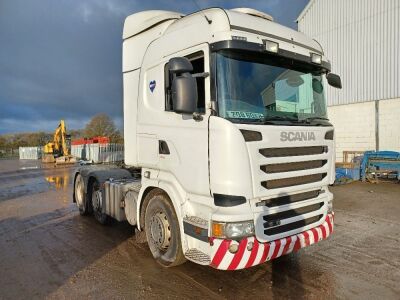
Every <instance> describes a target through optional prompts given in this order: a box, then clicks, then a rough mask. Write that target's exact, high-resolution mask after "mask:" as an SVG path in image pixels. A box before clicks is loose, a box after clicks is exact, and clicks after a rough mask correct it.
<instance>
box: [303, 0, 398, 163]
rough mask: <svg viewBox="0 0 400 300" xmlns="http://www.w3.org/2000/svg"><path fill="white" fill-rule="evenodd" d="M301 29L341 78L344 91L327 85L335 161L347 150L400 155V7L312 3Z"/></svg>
mask: <svg viewBox="0 0 400 300" xmlns="http://www.w3.org/2000/svg"><path fill="white" fill-rule="evenodd" d="M297 23H298V29H299V31H301V32H303V33H305V34H306V35H308V36H311V37H312V38H314V39H315V40H317V41H318V42H319V43H320V44H321V46H322V48H323V49H324V51H325V55H326V56H327V57H328V58H329V59H330V60H331V63H332V72H333V73H336V74H339V75H340V76H341V78H342V84H343V89H341V90H338V89H334V88H331V87H329V86H327V85H326V86H327V91H326V96H327V100H328V115H329V119H330V120H331V122H332V123H333V125H334V126H335V135H336V151H337V152H336V160H337V161H341V160H342V151H344V150H394V151H400V1H399V0H380V1H377V0H335V1H332V0H310V2H309V3H308V4H307V6H306V7H305V8H304V10H303V11H302V12H301V14H300V15H299V17H298V19H297Z"/></svg>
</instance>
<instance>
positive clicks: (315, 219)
mask: <svg viewBox="0 0 400 300" xmlns="http://www.w3.org/2000/svg"><path fill="white" fill-rule="evenodd" d="M322 216H323V215H317V216H314V217H311V218H308V219H304V220H300V221H297V222H293V223H289V224H285V225H282V226H276V227H272V228H269V229H265V230H264V234H266V235H275V234H279V233H284V232H287V231H290V230H295V229H299V228H302V227H305V226H307V225H309V224H312V223H315V222H318V221H319V220H321V218H322ZM267 224H268V223H267V222H266V223H264V228H266V225H267Z"/></svg>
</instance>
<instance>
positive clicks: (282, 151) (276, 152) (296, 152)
mask: <svg viewBox="0 0 400 300" xmlns="http://www.w3.org/2000/svg"><path fill="white" fill-rule="evenodd" d="M259 152H260V153H261V154H262V155H264V156H265V157H287V156H303V155H317V154H323V153H325V152H328V148H327V146H310V147H292V148H266V149H260V150H259Z"/></svg>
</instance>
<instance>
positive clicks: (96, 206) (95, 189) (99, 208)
mask: <svg viewBox="0 0 400 300" xmlns="http://www.w3.org/2000/svg"><path fill="white" fill-rule="evenodd" d="M91 196H92V198H91V200H92V208H93V215H94V218H95V219H96V220H97V221H98V222H99V223H100V224H103V225H105V224H108V223H109V222H110V217H109V216H107V215H106V214H105V213H103V195H102V191H101V189H100V184H99V182H98V181H97V180H95V181H94V182H93V183H92V192H91Z"/></svg>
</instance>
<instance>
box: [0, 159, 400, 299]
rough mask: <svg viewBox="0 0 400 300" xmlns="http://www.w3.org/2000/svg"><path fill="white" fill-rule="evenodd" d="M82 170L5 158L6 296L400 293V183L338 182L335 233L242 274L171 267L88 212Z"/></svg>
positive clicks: (2, 236) (2, 278)
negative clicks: (76, 198)
mask: <svg viewBox="0 0 400 300" xmlns="http://www.w3.org/2000/svg"><path fill="white" fill-rule="evenodd" d="M3 163H4V164H3ZM73 170H74V167H66V166H63V167H61V168H54V167H51V168H49V167H45V168H43V166H41V165H40V163H38V162H37V163H36V164H35V163H32V162H29V163H27V164H24V163H23V162H20V161H14V162H4V161H0V200H2V201H0V298H14V299H15V298H17V299H20V298H44V297H49V298H57V299H59V298H82V297H83V298H107V299H109V298H161V297H162V298H165V297H167V298H179V299H181V298H194V299H198V298H211V299H220V298H226V299H244V298H249V297H257V298H266V299H270V298H273V299H281V298H284V299H333V298H344V299H346V298H352V299H353V298H359V299H368V298H375V299H376V298H384V299H398V295H399V293H400V288H399V286H398V282H399V281H400V271H399V270H400V257H399V248H400V232H399V230H398V228H399V225H400V223H399V221H398V199H400V185H397V186H396V185H365V184H361V183H360V184H352V185H348V186H340V187H334V188H332V189H333V192H334V195H335V198H336V200H335V210H336V217H335V222H336V225H335V232H334V234H333V236H332V237H330V238H329V239H328V240H326V241H323V242H321V243H318V244H316V245H313V246H311V247H308V248H305V249H303V250H302V251H300V252H299V253H295V254H292V255H289V256H284V257H282V258H279V259H277V260H273V261H271V262H268V263H265V264H263V265H260V266H257V267H254V268H251V269H245V270H240V271H218V270H214V269H212V268H209V267H204V266H200V265H196V264H193V263H186V264H184V265H182V266H178V267H175V268H170V269H164V268H161V267H160V266H159V265H158V264H157V263H156V262H155V261H154V259H153V258H152V256H151V254H150V252H149V250H148V249H147V245H144V244H137V243H135V239H134V235H133V227H131V226H130V225H129V224H127V223H116V222H114V223H113V224H112V225H111V226H102V225H100V224H98V223H96V221H95V220H94V218H92V217H82V216H80V215H79V213H78V211H77V209H76V207H75V205H74V204H73V203H72V201H71V194H72V179H71V178H72V177H71V176H72V174H73ZM376 195H379V197H377V196H376Z"/></svg>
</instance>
